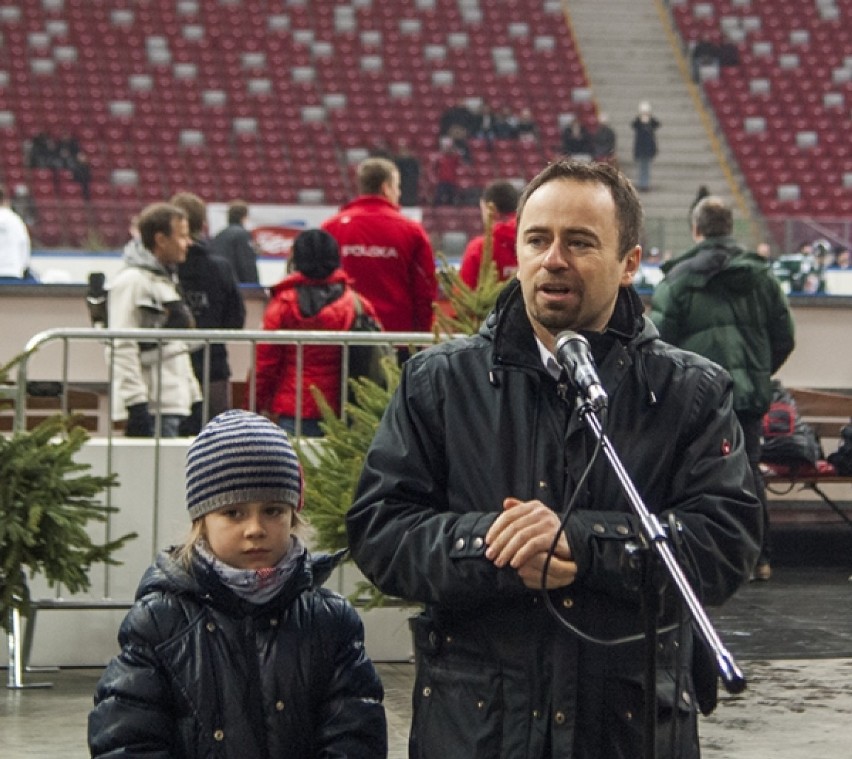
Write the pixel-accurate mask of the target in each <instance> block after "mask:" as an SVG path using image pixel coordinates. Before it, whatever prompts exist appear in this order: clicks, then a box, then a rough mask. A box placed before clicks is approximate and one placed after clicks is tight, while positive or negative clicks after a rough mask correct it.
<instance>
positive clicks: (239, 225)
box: [210, 200, 260, 285]
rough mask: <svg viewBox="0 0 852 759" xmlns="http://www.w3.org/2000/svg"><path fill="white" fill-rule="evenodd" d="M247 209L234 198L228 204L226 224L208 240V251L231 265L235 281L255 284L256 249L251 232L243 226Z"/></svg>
mask: <svg viewBox="0 0 852 759" xmlns="http://www.w3.org/2000/svg"><path fill="white" fill-rule="evenodd" d="M248 211H249V209H248V205H247V204H246V203H245V202H244V201H242V200H234V201H232V202H231V203H230V204H229V205H228V226H227V227H225V228H224V229H223V230H221V231H220V232H219V233H218V234H217V235H216V236H215V237H214V238H213V239H212V240H211V241H210V251H211V253H213V255H214V256H219V257H220V258H224V259H225V260H226V261H227V262H228V263H229V264H230V265H231V268H232V269H233V270H234V276H235V277H236V278H237V282H244V283H246V284H252V285H256V284H258V283H259V282H260V276H259V275H258V272H257V251H256V250H255V247H254V243H253V242H252V239H251V233H250V232H249V231H248V230H247V229H246V227H245V222H246V219H247V218H248Z"/></svg>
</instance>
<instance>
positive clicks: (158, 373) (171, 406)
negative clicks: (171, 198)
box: [107, 203, 201, 437]
mask: <svg viewBox="0 0 852 759" xmlns="http://www.w3.org/2000/svg"><path fill="white" fill-rule="evenodd" d="M189 243H190V236H189V224H188V221H187V217H186V214H185V213H184V211H183V210H181V209H180V208H178V207H176V206H173V205H170V204H168V203H154V204H152V205H150V206H148V207H147V208H145V209H144V210H143V211H142V212H141V214H140V215H139V239H138V240H135V239H133V240H131V241H130V242H129V243H128V244H127V245H126V246H125V248H124V266H123V267H122V268H121V269H120V270H119V271H118V273H117V274H116V275H115V278H114V279H113V280H112V282H111V283H110V285H109V288H108V290H109V298H108V302H109V317H108V318H109V326H110V328H113V329H129V328H154V329H162V328H177V329H183V328H188V327H192V326H194V323H193V319H192V314H191V312H190V311H189V308H188V307H187V306H186V304H185V303H184V301H183V299H182V298H181V294H180V291H179V289H178V285H177V275H176V269H177V265H178V264H179V263H182V262H183V261H184V259H185V258H186V251H187V248H188V247H189ZM189 351H190V347H189V346H188V345H187V344H186V343H185V342H183V341H180V340H170V341H167V342H164V343H162V346H158V344H157V342H156V341H153V340H152V341H151V342H146V341H136V340H116V341H115V342H114V344H113V347H112V356H110V355H109V352H108V355H107V359H108V360H109V359H110V358H112V360H113V361H114V371H113V393H112V397H113V417H114V418H115V419H118V420H121V419H126V420H127V426H126V429H125V434H126V435H127V437H153V436H154V435H155V434H157V424H156V422H157V417H158V416H159V435H160V437H177V436H178V429H179V427H180V422H181V421H182V420H183V419H184V418H185V417H187V416H188V415H189V414H190V412H191V410H192V404H193V403H195V402H197V401H200V400H201V389H200V387H199V385H198V381H197V380H196V378H195V374H194V373H193V371H192V364H191V363H190V358H189Z"/></svg>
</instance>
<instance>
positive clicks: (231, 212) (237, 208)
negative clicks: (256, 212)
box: [228, 200, 249, 224]
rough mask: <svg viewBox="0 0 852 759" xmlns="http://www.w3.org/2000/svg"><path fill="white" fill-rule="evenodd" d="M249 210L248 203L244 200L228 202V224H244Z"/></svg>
mask: <svg viewBox="0 0 852 759" xmlns="http://www.w3.org/2000/svg"><path fill="white" fill-rule="evenodd" d="M248 212H249V207H248V203H246V202H245V201H244V200H232V201H231V202H230V203H229V204H228V224H242V223H243V221H244V220H245V218H246V216H248Z"/></svg>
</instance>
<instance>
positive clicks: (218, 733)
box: [213, 730, 225, 741]
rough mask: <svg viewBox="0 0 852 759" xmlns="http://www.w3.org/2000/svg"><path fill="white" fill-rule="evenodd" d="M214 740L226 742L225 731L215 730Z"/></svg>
mask: <svg viewBox="0 0 852 759" xmlns="http://www.w3.org/2000/svg"><path fill="white" fill-rule="evenodd" d="M213 740H214V741H223V740H225V731H224V730H214V731H213Z"/></svg>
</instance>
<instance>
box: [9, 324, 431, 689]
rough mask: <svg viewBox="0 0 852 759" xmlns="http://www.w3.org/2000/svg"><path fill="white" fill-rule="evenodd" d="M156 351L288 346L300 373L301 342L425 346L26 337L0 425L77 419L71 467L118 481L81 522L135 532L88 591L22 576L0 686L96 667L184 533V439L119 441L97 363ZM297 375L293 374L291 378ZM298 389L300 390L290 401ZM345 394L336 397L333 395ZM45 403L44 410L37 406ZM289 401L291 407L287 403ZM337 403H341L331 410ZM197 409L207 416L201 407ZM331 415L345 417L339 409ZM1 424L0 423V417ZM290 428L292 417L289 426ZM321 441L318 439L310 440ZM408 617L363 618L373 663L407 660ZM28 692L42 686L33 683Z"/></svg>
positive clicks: (243, 335) (94, 332)
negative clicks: (149, 346) (78, 439)
mask: <svg viewBox="0 0 852 759" xmlns="http://www.w3.org/2000/svg"><path fill="white" fill-rule="evenodd" d="M143 337H144V341H145V342H149V343H150V342H156V343H163V342H166V341H170V340H185V341H191V342H192V343H194V344H196V345H197V344H201V345H202V347H201V350H207V348H206V347H205V346H209V345H212V344H214V343H224V344H225V345H227V346H228V348H229V351H230V350H240V349H242V350H244V351H246V352H248V354H249V355H253V353H254V347H255V346H256V345H258V344H260V343H280V344H290V345H293V346H295V348H296V360H297V365H298V366H299V367H301V362H302V355H303V351H304V348H305V347H306V346H308V345H317V344H323V345H337V346H341V347H342V348H345V347H351V346H354V345H381V344H390V345H393V346H408V347H413V348H420V347H425V346H428V345H431V344H433V343H434V342H435V341H436V337H435V336H434V335H432V334H431V333H420V332H416V333H364V332H358V333H355V332H307V331H304V332H303V331H281V332H267V331H263V330H258V331H250V330H171V329H163V330H110V329H64V330H63V329H54V330H48V331H45V332H42V333H39V334H37V335H36V336H34V337H33V338H31V339H30V340H29V342H28V343H27V345H26V347H25V351H24V357H23V359H22V361H21V363H20V364H19V366H18V367H17V375H16V377H15V379H14V384H12V385H9V386H5V387H0V391H2V392H0V398H5V399H6V400H7V401H11V407H7V409H6V410H5V412H3V413H5V418H6V420H7V421H11V425H10V430H12V431H22V430H25V429H29V428H32V427H33V426H34V425H35V424H37V423H38V422H39V421H40V420H42V419H44V418H45V416H46V415H47V414H50V413H56V412H62V413H80V412H82V416H81V420H84V419H86V418H87V417H88V423H86V425H85V426H86V427H87V429H89V430H90V433H91V434H90V438H89V440H88V441H87V442H86V444H85V445H84V447H83V449H82V450H81V451H80V453H79V455H78V457H77V460H78V462H79V463H83V464H88V465H89V466H90V467H91V470H90V471H91V473H92V474H94V475H108V474H111V473H116V474H117V475H118V482H119V484H118V485H117V486H116V487H113V488H109V489H107V490H106V491H105V493H104V497H103V499H102V502H103V503H104V504H105V505H107V506H110V507H114V508H115V509H116V511H115V512H113V513H111V514H109V515H108V517H107V520H106V521H105V522H103V523H94V524H91V525H90V526H89V528H88V529H89V532H90V534H91V536H92V539H93V540H95V541H98V542H105V541H107V540H110V539H113V538H115V537H116V536H118V535H123V534H125V533H128V532H136V533H137V534H138V537H137V538H136V539H134V540H132V541H129V542H128V543H127V544H126V545H125V546H124V547H123V548H122V549H121V550H120V551H119V552H118V553H117V554H116V556H115V558H116V559H117V560H118V561H119V562H121V563H120V564H118V565H116V566H113V565H95V566H93V567H92V569H91V571H90V573H89V578H90V580H91V589H90V591H89V592H87V593H78V594H73V595H69V594H67V593H66V592H65V591H64V589H63V588H62V587H55V588H50V587H49V585H48V583H47V581H46V580H45V579H44V578H43V577H40V576H38V575H36V576H35V577H33V578H31V579H29V589H30V592H31V595H32V598H33V599H34V610H33V613H32V614H31V615H30V617H29V619H28V620H26V619H22V618H21V616H20V614H18V613H17V612H13V613H12V615H11V618H10V620H9V625H10V632H9V635H8V647H7V650H8V659H7V665H8V677H7V687H9V688H13V689H18V688H25V687H30V683H27V682H25V675H26V673H28V672H34V671H38V670H39V669H42V668H43V667H44V666H101V665H103V664H105V663H106V662H107V661H108V660H109V659H110V658H111V657H112V656H114V655H115V653H117V646H116V633H117V630H118V626H119V624H120V621H121V618H122V616H123V615H124V613H125V612H126V609H127V608H129V607H130V605H131V604H132V601H133V596H134V593H135V590H136V587H137V585H138V582H139V579H140V578H141V576H142V574H143V572H144V571H145V569H146V568H147V567H148V566H149V565H150V563H151V562H152V560H153V559H154V557H155V556H156V554H157V552H158V551H159V550H161V549H162V548H163V547H165V546H166V545H170V544H174V543H177V542H179V541H181V540H182V539H183V537H184V536H185V534H186V533H187V531H188V525H189V522H188V519H187V515H186V508H185V505H184V491H185V488H184V462H185V459H186V449H187V447H188V446H189V444H190V442H191V441H190V440H189V439H187V438H177V439H162V438H158V437H154V438H150V439H145V438H126V437H124V436H123V435H122V433H121V431H120V429H119V425H117V424H116V422H115V420H114V419H113V418H112V413H111V409H112V388H111V381H110V380H111V378H112V374H113V369H112V367H111V366H110V365H109V364H108V363H107V356H109V355H110V354H111V351H109V350H108V348H109V346H110V344H111V343H113V342H114V341H116V340H126V339H132V340H140V339H142V338H143ZM342 364H343V366H342V375H343V380H344V382H343V387H344V388H345V386H346V382H345V380H346V378H347V377H348V356H347V352H346V351H343V359H342ZM299 375H300V379H301V371H300V372H299ZM306 392H309V391H308V389H307V388H305V387H302V386H301V382H300V383H299V387H298V388H297V394H298V395H300V396H301V395H302V394H304V393H306ZM245 393H246V398H247V400H248V405H249V406H251V405H253V402H254V390H253V381H252V379H249V380H248V381H247V383H246V385H245ZM343 393H345V390H342V394H343ZM47 401H49V402H47ZM298 405H299V404H297V406H298ZM342 405H343V404H342ZM205 413H206V409H205ZM342 413H345V408H344V411H343V412H342ZM0 418H3V417H2V416H0ZM298 424H300V421H299V420H298V419H297V425H298ZM313 444H315V445H322V442H321V441H320V440H318V441H313ZM362 579H363V578H362V576H361V575H360V573H358V571H357V569H356V568H355V567H354V566H353V565H351V564H346V565H344V566H343V567H342V568H341V569H339V570H338V571H337V573H336V575H335V576H334V577H333V578H332V580H331V584H332V587H334V588H335V589H336V590H338V591H340V592H342V593H345V594H347V595H348V594H350V593H352V592H353V591H354V590H355V586H356V584H357V583H358V582H359V581H360V580H362ZM57 611H62V612H63V613H62V615H56V616H57V618H58V617H59V616H61V621H58V620H57V621H55V622H54V620H53V616H54V615H53V614H51V615H50V617H49V618H48V619H46V620H44V621H41V622H40V624H39V627H38V634H37V635H36V634H35V631H36V625H35V622H36V619H37V618H41V617H42V616H43V615H45V614H46V613H47V612H51V613H52V612H57ZM409 614H410V610H406V609H404V608H398V607H392V606H391V607H387V608H380V609H375V610H370V611H365V612H364V613H363V614H362V616H363V617H364V624H365V629H366V633H367V646H368V648H369V649H370V653H371V656H373V658H375V659H376V660H377V661H400V660H407V659H408V658H409V657H410V655H411V651H410V634H409V632H408V626H407V617H408V615H409ZM35 685H43V683H36V684H35Z"/></svg>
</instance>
